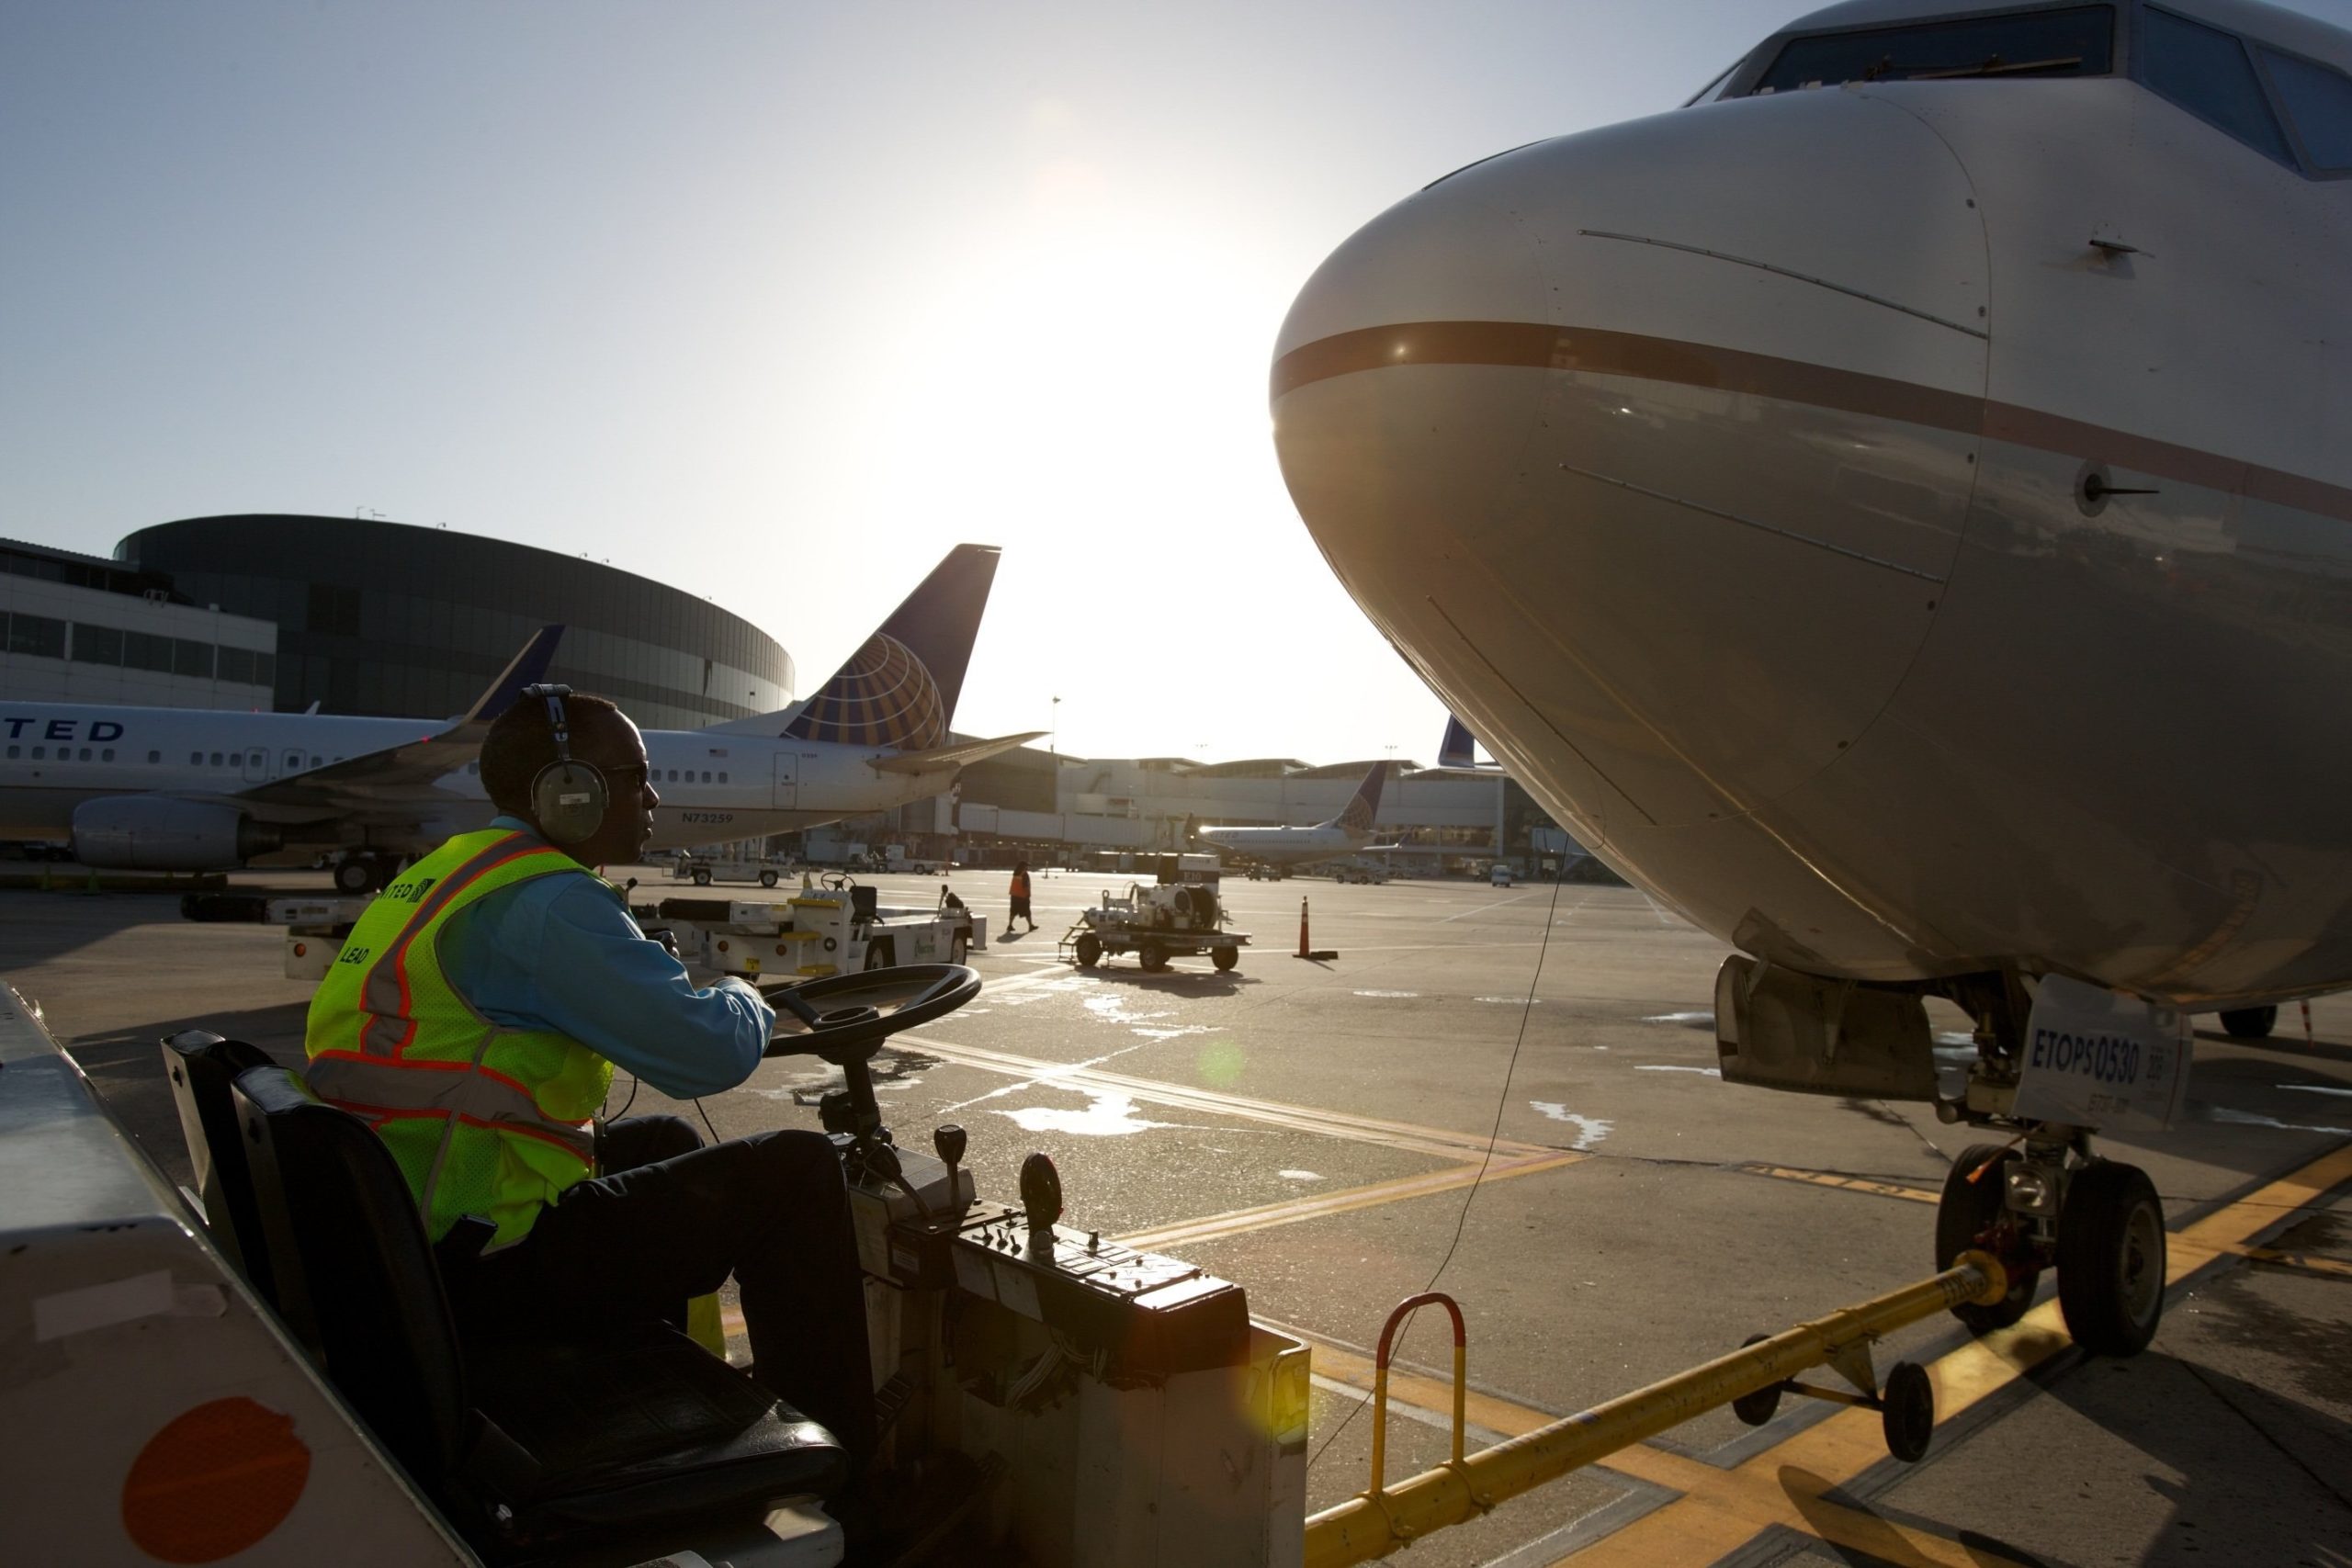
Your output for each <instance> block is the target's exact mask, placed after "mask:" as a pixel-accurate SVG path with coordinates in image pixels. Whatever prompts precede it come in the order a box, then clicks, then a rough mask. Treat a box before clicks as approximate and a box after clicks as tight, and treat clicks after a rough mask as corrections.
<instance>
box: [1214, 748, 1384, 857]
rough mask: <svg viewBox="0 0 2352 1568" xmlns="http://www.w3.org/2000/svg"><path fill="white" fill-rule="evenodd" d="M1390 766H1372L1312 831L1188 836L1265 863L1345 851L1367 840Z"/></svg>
mask: <svg viewBox="0 0 2352 1568" xmlns="http://www.w3.org/2000/svg"><path fill="white" fill-rule="evenodd" d="M1390 766H1391V764H1390V763H1389V762H1387V761H1378V762H1374V764H1373V765H1372V771H1371V772H1369V773H1365V774H1364V776H1363V783H1362V784H1358V785H1357V786H1356V793H1355V795H1354V796H1353V798H1351V800H1350V801H1349V802H1348V804H1347V806H1346V807H1345V808H1344V809H1342V810H1341V811H1340V814H1339V815H1338V816H1337V817H1334V818H1331V819H1330V820H1329V821H1328V822H1317V824H1316V825H1315V826H1314V827H1312V828H1287V827H1285V828H1194V829H1193V836H1194V837H1196V838H1198V839H1199V840H1202V841H1203V842H1204V843H1208V844H1213V845H1215V846H1216V848H1218V849H1220V850H1225V851H1228V852H1232V853H1234V854H1238V855H1241V856H1243V857H1245V858H1247V859H1250V860H1255V861H1259V862H1261V863H1264V864H1266V865H1302V864H1305V863H1306V862H1308V861H1317V860H1330V859H1332V858H1334V857H1335V856H1339V855H1344V854H1348V853H1351V852H1353V851H1356V850H1361V849H1363V848H1364V847H1365V846H1366V845H1368V844H1370V843H1371V842H1372V818H1373V814H1374V812H1376V811H1378V810H1379V809H1380V794H1381V790H1382V788H1383V787H1384V786H1385V784H1387V782H1388V770H1389V768H1390Z"/></svg>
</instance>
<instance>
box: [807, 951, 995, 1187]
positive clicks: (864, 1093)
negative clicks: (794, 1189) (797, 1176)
mask: <svg viewBox="0 0 2352 1568" xmlns="http://www.w3.org/2000/svg"><path fill="white" fill-rule="evenodd" d="M760 994H761V995H762V996H763V997H765V998H767V1000H768V1001H769V1002H770V1003H771V1004H772V1005H773V1006H774V1007H775V1009H776V1019H775V1032H773V1033H771V1034H770V1035H769V1036H768V1047H767V1050H766V1051H765V1053H763V1054H764V1055H770V1056H798V1055H814V1056H817V1057H820V1059H822V1060H824V1061H828V1062H831V1063H832V1064H833V1065H834V1066H837V1067H839V1068H841V1070H842V1087H841V1088H840V1089H833V1090H831V1091H829V1092H828V1093H827V1094H826V1095H825V1096H824V1098H823V1099H822V1100H820V1101H819V1102H818V1106H817V1114H818V1117H819V1119H820V1121H821V1122H823V1124H824V1128H825V1131H826V1132H828V1133H831V1134H836V1136H837V1141H838V1139H839V1138H840V1137H842V1136H845V1137H846V1139H847V1142H846V1143H845V1144H842V1145H841V1146H842V1170H843V1173H844V1174H845V1175H846V1176H848V1178H849V1179H850V1180H851V1181H853V1182H855V1181H859V1180H862V1179H867V1178H869V1177H878V1178H879V1179H882V1180H884V1181H888V1182H890V1183H892V1184H893V1185H896V1186H899V1187H901V1188H904V1189H905V1190H906V1191H907V1194H908V1195H909V1196H910V1197H911V1198H912V1199H913V1200H914V1201H915V1206H916V1208H917V1209H918V1210H921V1211H922V1212H923V1213H925V1214H926V1215H928V1213H929V1211H928V1209H926V1208H924V1204H923V1198H922V1193H921V1192H920V1191H918V1190H916V1189H915V1188H914V1187H912V1186H910V1184H909V1183H908V1182H907V1180H906V1179H905V1176H904V1175H903V1173H902V1171H901V1168H900V1167H899V1156H898V1154H897V1152H896V1151H895V1150H894V1149H893V1148H892V1146H891V1138H890V1129H888V1127H885V1126H884V1125H882V1107H881V1105H880V1104H879V1103H878V1102H877V1101H876V1100H875V1098H874V1076H873V1075H872V1074H871V1073H869V1072H867V1071H866V1068H865V1065H866V1063H867V1062H869V1061H871V1060H872V1059H873V1057H874V1054H875V1053H876V1051H879V1050H880V1049H881V1048H882V1042H884V1041H885V1040H888V1038H890V1036H891V1035H893V1034H896V1033H898V1032H899V1031H900V1030H902V1029H912V1028H913V1027H914V1026H915V1025H917V1024H919V1023H929V1022H930V1021H932V1020H933V1019H935V1018H943V1017H944V1016H945V1015H947V1014H948V1013H951V1012H954V1011H955V1010H956V1009H957V1008H959V1007H962V1006H963V1005H964V1004H965V1003H966V1002H968V1001H970V1000H971V999H972V998H974V997H977V996H978V995H979V994H980V977H979V976H978V975H977V974H975V973H974V972H973V971H972V970H970V969H967V968H966V967H965V966H964V965H963V964H908V965H906V966H905V967H904V968H893V969H869V970H866V971H865V972H864V973H863V974H857V975H828V976H825V977H824V978H823V979H821V980H810V981H809V982H807V983H806V984H803V985H791V984H776V985H770V986H763V987H760ZM823 1003H831V1004H832V1005H831V1006H830V1007H828V1006H822V1005H820V1004H823Z"/></svg>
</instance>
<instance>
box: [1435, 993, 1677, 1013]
mask: <svg viewBox="0 0 2352 1568" xmlns="http://www.w3.org/2000/svg"><path fill="white" fill-rule="evenodd" d="M1470 999H1471V1000H1472V1001H1474V1002H1500V1003H1502V1004H1503V1005H1504V1006H1505V1007H1515V1008H1540V1007H1542V1006H1543V1005H1544V998H1542V997H1472V998H1470ZM1711 1016H1712V1015H1711Z"/></svg>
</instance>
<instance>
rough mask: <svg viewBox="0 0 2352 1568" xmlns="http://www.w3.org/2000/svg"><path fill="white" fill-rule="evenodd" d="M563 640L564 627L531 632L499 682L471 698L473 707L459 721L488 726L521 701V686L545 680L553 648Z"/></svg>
mask: <svg viewBox="0 0 2352 1568" xmlns="http://www.w3.org/2000/svg"><path fill="white" fill-rule="evenodd" d="M562 640H563V627H562V626H541V627H540V628H539V629H538V630H537V631H536V632H534V633H532V634H531V640H530V641H528V642H526V643H525V644H524V645H523V650H522V651H521V652H520V653H517V654H516V655H515V657H514V659H513V660H511V661H510V662H509V663H508V664H507V666H506V668H505V669H504V670H503V671H501V672H500V674H499V677H498V679H497V680H495V681H492V682H491V683H490V690H488V691H486V692H484V693H483V694H481V696H479V697H476V698H475V699H474V705H473V706H471V707H469V708H468V709H467V710H466V714H465V716H464V717H463V718H460V719H459V720H458V723H459V724H488V723H489V722H490V721H491V720H492V719H493V718H496V717H497V716H499V715H500V714H503V713H504V712H505V711H506V710H507V709H508V708H511V707H513V706H514V705H515V702H516V701H517V700H518V699H519V698H521V696H522V694H523V688H524V687H526V686H536V685H537V684H538V683H539V682H542V681H544V680H546V679H547V676H548V666H549V665H551V664H553V663H554V662H555V645H556V644H557V643H559V642H561V641H562Z"/></svg>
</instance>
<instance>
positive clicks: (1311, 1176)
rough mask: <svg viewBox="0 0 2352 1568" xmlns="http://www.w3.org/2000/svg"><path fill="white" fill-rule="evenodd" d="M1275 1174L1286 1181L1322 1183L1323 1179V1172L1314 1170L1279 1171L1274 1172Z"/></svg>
mask: <svg viewBox="0 0 2352 1568" xmlns="http://www.w3.org/2000/svg"><path fill="white" fill-rule="evenodd" d="M1274 1174H1275V1175H1276V1176H1279V1177H1281V1178H1282V1179H1283V1180H1284V1181H1320V1180H1322V1179H1323V1177H1322V1173H1321V1172H1319V1171H1313V1170H1278V1171H1276V1172H1274Z"/></svg>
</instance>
